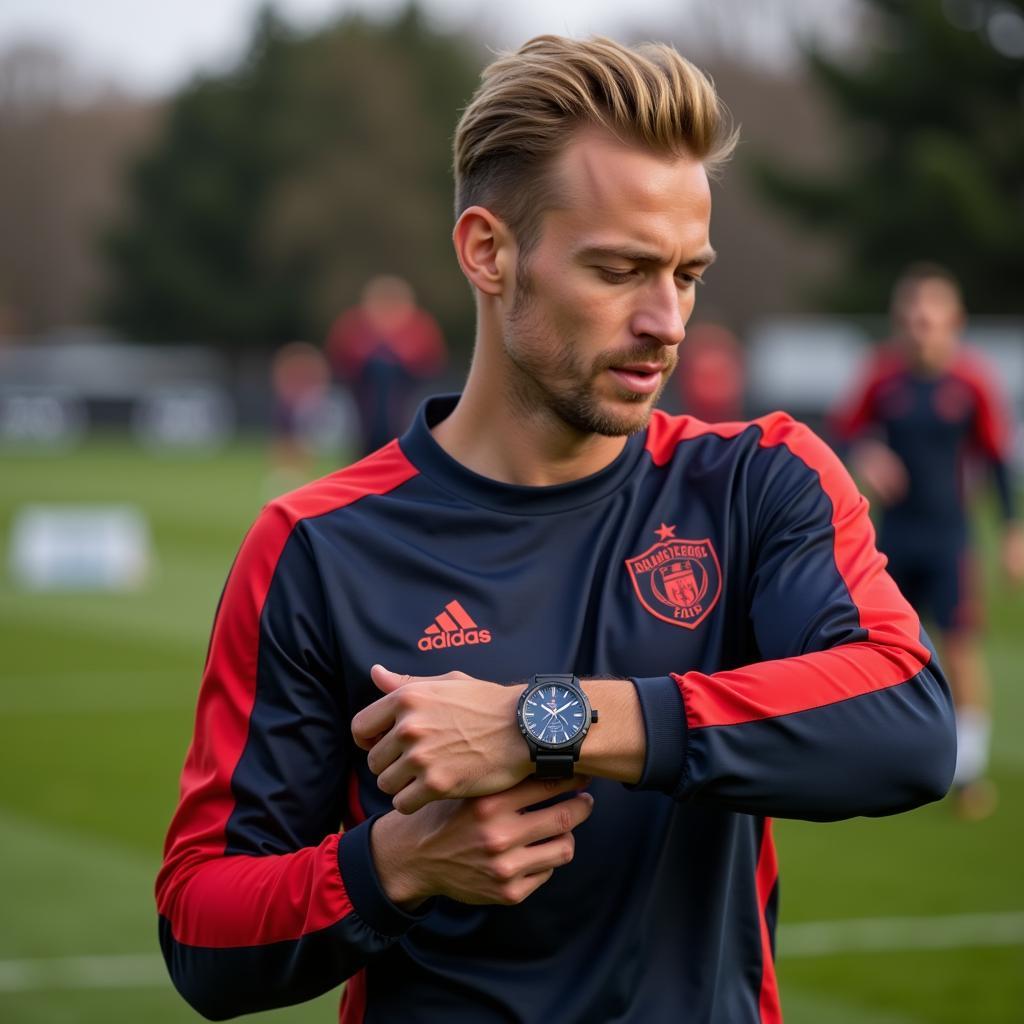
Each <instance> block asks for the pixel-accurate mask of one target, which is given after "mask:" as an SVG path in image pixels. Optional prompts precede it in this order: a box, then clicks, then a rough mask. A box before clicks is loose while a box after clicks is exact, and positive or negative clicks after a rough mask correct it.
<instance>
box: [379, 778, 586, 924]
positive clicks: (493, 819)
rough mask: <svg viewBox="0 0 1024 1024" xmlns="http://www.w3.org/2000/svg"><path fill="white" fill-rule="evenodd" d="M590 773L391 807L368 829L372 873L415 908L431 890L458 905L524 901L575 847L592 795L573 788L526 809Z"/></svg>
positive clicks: (389, 891) (582, 780)
mask: <svg viewBox="0 0 1024 1024" xmlns="http://www.w3.org/2000/svg"><path fill="white" fill-rule="evenodd" d="M589 782H590V780H589V778H586V777H584V776H575V777H574V778H571V779H534V778H530V779H526V780H524V781H523V782H520V783H519V784H518V785H516V786H513V787H512V788H511V789H507V790H505V791H504V792H502V793H494V794H492V795H490V796H480V797H470V798H466V799H461V800H437V801H434V802H433V803H429V804H427V805H426V806H424V807H422V808H420V810H418V811H416V812H415V813H413V814H399V813H397V812H395V811H392V812H391V813H389V814H385V815H384V816H383V817H381V818H378V819H377V821H376V822H374V825H373V831H372V832H371V833H370V848H371V850H372V851H373V859H374V863H375V865H376V867H377V874H378V876H379V878H380V880H381V885H382V886H383V887H384V891H385V892H386V893H387V895H388V897H389V898H390V899H391V901H392V902H393V903H396V904H398V905H399V906H402V907H405V908H406V909H412V908H415V907H416V906H418V905H419V904H420V903H422V902H423V901H424V900H426V899H428V898H429V897H431V896H448V897H450V898H451V899H454V900H458V901H459V902H461V903H475V904H487V903H493V904H502V905H505V906H511V905H513V904H516V903H521V902H522V901H523V900H525V899H526V897H527V896H529V895H530V894H531V893H532V892H533V891H534V890H536V889H539V888H540V887H541V886H542V885H543V884H544V883H545V882H546V881H547V880H548V879H549V878H550V877H551V876H552V874H553V873H554V870H555V868H557V867H561V866H562V865H564V864H568V863H569V862H570V861H571V860H572V858H573V854H574V853H575V848H576V847H575V840H574V838H573V834H572V831H573V829H574V828H576V826H577V825H580V824H582V823H583V822H584V821H586V820H587V818H589V817H590V812H591V811H592V810H593V807H594V798H593V797H592V796H591V795H590V794H589V793H577V794H576V795H575V796H573V797H570V798H568V799H566V800H560V801H559V802H558V803H556V804H554V805H552V806H551V807H543V808H539V809H533V810H528V809H527V808H532V807H533V805H534V804H538V803H541V802H543V801H545V800H549V799H550V798H551V797H553V796H557V795H559V794H560V793H567V792H570V791H571V790H574V789H581V788H582V787H584V786H586V785H588V784H589Z"/></svg>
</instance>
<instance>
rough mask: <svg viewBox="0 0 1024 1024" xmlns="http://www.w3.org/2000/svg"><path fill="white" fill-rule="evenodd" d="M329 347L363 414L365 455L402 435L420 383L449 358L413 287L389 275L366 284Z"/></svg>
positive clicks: (340, 321) (337, 372) (330, 338)
mask: <svg viewBox="0 0 1024 1024" xmlns="http://www.w3.org/2000/svg"><path fill="white" fill-rule="evenodd" d="M326 348H327V355H328V358H329V359H330V361H331V366H332V367H333V369H334V373H335V376H336V377H337V378H338V379H339V380H340V381H341V382H342V383H344V384H345V385H346V386H347V387H348V389H349V391H350V392H351V395H352V399H353V402H354V404H355V407H356V411H357V412H358V414H359V427H360V431H361V436H360V443H361V444H362V451H361V452H360V454H362V455H365V454H367V453H368V452H372V451H374V450H375V449H377V448H379V447H380V446H381V445H384V444H387V442H388V441H390V440H391V438H392V437H394V436H395V434H396V433H398V430H399V429H401V428H400V427H398V428H396V424H401V425H402V426H404V424H405V420H406V417H407V416H408V414H409V412H410V411H411V408H407V406H409V404H410V402H411V400H412V395H413V392H414V390H415V388H416V386H417V384H418V383H419V382H420V381H424V380H429V379H431V378H432V377H436V376H437V375H438V374H439V373H440V372H441V370H442V369H443V368H444V364H445V360H446V358H447V352H446V349H445V344H444V338H443V337H442V336H441V328H440V327H438V325H437V321H436V320H435V319H434V318H433V317H432V316H431V315H430V314H429V313H428V312H427V311H426V310H424V309H420V308H419V306H417V305H416V297H415V295H414V294H413V290H412V288H411V287H410V285H409V283H408V282H407V281H404V280H403V279H402V278H400V277H395V276H393V275H391V274H381V275H380V276H378V277H374V278H371V279H370V280H369V281H368V282H367V283H366V286H365V287H364V288H363V295H362V301H361V302H360V303H359V305H358V306H355V307H353V308H352V309H349V310H346V311H345V312H344V313H342V314H341V316H339V317H338V319H337V320H335V322H334V323H333V324H332V325H331V330H330V332H329V333H328V335H327V346H326Z"/></svg>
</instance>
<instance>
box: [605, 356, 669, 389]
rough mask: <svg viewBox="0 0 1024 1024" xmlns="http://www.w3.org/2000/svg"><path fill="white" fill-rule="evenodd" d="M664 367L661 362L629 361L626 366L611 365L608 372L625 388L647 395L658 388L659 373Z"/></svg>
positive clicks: (660, 373)
mask: <svg viewBox="0 0 1024 1024" xmlns="http://www.w3.org/2000/svg"><path fill="white" fill-rule="evenodd" d="M666 369H667V367H665V366H663V365H662V364H661V363H629V364H628V365H626V366H613V367H611V368H610V370H609V372H610V373H612V374H613V375H614V376H615V377H616V379H617V380H618V381H619V383H621V384H622V385H623V386H624V387H625V388H626V389H627V390H629V391H632V392H634V393H636V394H641V395H649V394H653V393H654V392H655V391H657V390H658V385H659V383H660V382H661V375H662V373H663V372H664V371H665V370H666Z"/></svg>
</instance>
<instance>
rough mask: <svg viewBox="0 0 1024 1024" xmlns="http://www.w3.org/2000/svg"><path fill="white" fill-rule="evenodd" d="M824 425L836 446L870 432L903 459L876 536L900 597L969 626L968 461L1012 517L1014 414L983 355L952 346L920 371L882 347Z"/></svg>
mask: <svg viewBox="0 0 1024 1024" xmlns="http://www.w3.org/2000/svg"><path fill="white" fill-rule="evenodd" d="M832 427H833V430H834V432H835V434H836V437H837V439H838V441H839V442H840V444H841V445H844V446H845V445H848V444H850V443H851V442H853V441H855V440H856V439H858V438H860V437H863V436H866V435H870V434H876V435H878V437H879V440H882V441H884V442H885V444H886V445H888V447H889V448H891V449H892V450H893V451H894V452H895V453H896V454H897V455H898V456H899V457H900V459H901V460H902V462H903V464H904V465H905V466H906V469H907V476H908V478H909V487H908V490H907V493H906V494H905V495H904V497H903V498H902V499H900V500H899V501H897V502H896V503H894V504H893V505H891V506H889V507H887V508H886V509H885V511H884V513H883V516H882V523H881V526H880V528H879V538H878V543H879V547H880V548H881V549H882V550H883V551H884V552H885V553H886V555H888V557H889V572H890V574H891V575H892V576H893V578H894V579H895V580H896V582H897V583H898V584H899V587H900V589H901V590H902V591H903V593H904V595H905V596H906V597H907V599H908V600H909V601H910V602H911V604H913V605H914V607H915V608H917V609H918V610H919V611H921V612H923V613H924V614H926V615H930V616H931V617H932V619H934V622H935V625H936V626H938V627H939V628H940V629H942V630H944V631H948V630H957V629H968V628H972V627H974V626H976V625H977V623H978V619H979V616H980V608H979V605H978V598H977V594H976V590H977V587H976V584H975V578H976V575H977V568H976V566H975V565H974V561H973V558H972V556H971V551H970V537H969V529H968V514H967V508H966V498H967V496H968V495H969V492H970V487H969V483H970V479H969V473H970V470H971V466H972V463H975V464H977V463H981V464H985V463H987V464H988V466H989V467H990V469H991V473H992V478H993V480H994V482H995V486H996V493H997V495H998V498H999V507H1000V511H1001V513H1002V515H1003V517H1004V518H1005V519H1007V520H1009V519H1012V518H1013V516H1014V500H1013V488H1012V485H1011V473H1010V454H1011V446H1012V443H1013V429H1012V421H1011V417H1010V414H1009V410H1008V408H1007V406H1006V403H1005V402H1004V401H1003V399H1002V397H1001V396H1000V395H999V394H998V393H997V391H996V389H995V387H994V386H993V384H992V382H991V379H990V376H989V372H988V368H987V367H986V366H985V365H984V363H983V362H982V361H981V358H980V357H979V356H978V355H977V354H975V353H973V352H970V351H968V350H965V349H960V350H959V352H958V353H957V356H956V359H955V360H954V362H953V363H952V364H951V365H950V366H949V367H948V368H947V369H946V370H945V371H943V372H941V373H938V374H926V373H923V372H920V371H915V370H914V369H913V368H912V367H911V366H910V365H909V364H908V363H907V361H906V360H905V358H904V357H903V356H902V354H901V353H899V352H898V351H896V350H895V349H889V348H884V349H882V350H881V351H880V352H879V353H878V354H877V355H876V356H875V358H874V359H873V361H872V363H871V364H870V366H869V369H868V372H867V374H866V376H865V379H864V381H863V382H862V383H861V385H860V387H859V388H858V390H857V391H856V393H855V394H854V395H853V396H852V397H851V399H850V401H849V402H848V404H846V406H845V407H843V408H842V409H840V410H838V412H837V413H836V415H835V416H834V417H833V421H832Z"/></svg>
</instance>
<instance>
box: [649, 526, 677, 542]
mask: <svg viewBox="0 0 1024 1024" xmlns="http://www.w3.org/2000/svg"><path fill="white" fill-rule="evenodd" d="M654 532H655V533H656V534H657V535H658V536H659V537H660V538H661V539H662V540H669V539H672V540H675V539H676V528H675V527H674V526H666V525H665V524H664V523H662V524H661V526H660V527H659V528H658V529H657V530H655V531H654Z"/></svg>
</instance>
